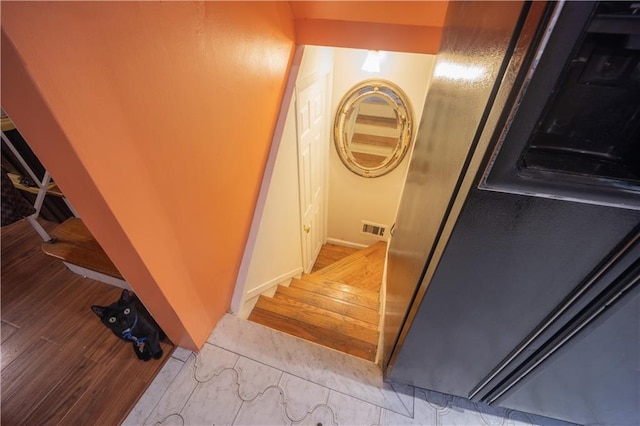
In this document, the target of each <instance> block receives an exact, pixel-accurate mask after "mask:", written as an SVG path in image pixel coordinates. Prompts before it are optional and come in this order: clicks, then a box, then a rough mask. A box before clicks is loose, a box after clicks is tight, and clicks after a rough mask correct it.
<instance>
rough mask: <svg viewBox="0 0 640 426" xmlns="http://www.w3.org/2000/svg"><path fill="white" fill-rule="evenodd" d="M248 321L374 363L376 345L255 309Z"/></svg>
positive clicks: (258, 308)
mask: <svg viewBox="0 0 640 426" xmlns="http://www.w3.org/2000/svg"><path fill="white" fill-rule="evenodd" d="M249 320H250V321H253V322H255V323H258V324H262V325H264V326H266V327H269V328H272V329H275V330H278V331H281V332H283V333H287V334H290V335H292V336H296V337H299V338H301V339H304V340H308V341H310V342H313V343H317V344H319V345H322V346H325V347H328V348H331V349H335V350H337V351H340V352H344V353H347V354H350V355H353V356H356V357H358V358H363V359H366V360H368V361H371V362H374V361H375V356H376V345H375V344H370V343H366V342H363V341H362V340H359V339H355V338H352V337H349V336H346V335H344V334H341V333H335V332H333V331H330V330H327V329H324V328H322V327H317V326H315V325H313V324H308V323H305V322H303V321H299V320H297V319H295V318H289V317H287V316H284V315H282V314H278V313H275V312H271V311H267V310H264V309H262V308H260V307H257V306H256V307H255V308H254V309H253V311H251V315H249Z"/></svg>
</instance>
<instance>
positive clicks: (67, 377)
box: [0, 221, 173, 425]
mask: <svg viewBox="0 0 640 426" xmlns="http://www.w3.org/2000/svg"><path fill="white" fill-rule="evenodd" d="M42 223H43V226H45V229H47V228H50V225H49V224H48V223H46V222H44V221H43V222H42ZM41 242H42V240H41V238H40V237H39V236H38V234H37V233H35V231H34V230H33V229H32V228H31V227H30V225H29V224H28V222H26V221H21V222H16V223H14V224H12V225H9V226H6V227H2V231H1V249H2V287H1V289H0V290H1V292H2V297H1V299H0V304H1V310H0V315H1V319H2V321H3V329H2V332H3V333H4V331H5V327H6V325H5V323H7V324H9V323H10V324H12V325H13V326H16V327H19V328H17V331H15V332H13V334H11V335H10V337H9V338H7V339H6V340H5V341H4V342H3V343H2V345H1V346H0V350H1V351H2V375H1V381H2V383H1V386H2V392H1V393H0V398H1V400H0V406H1V410H2V412H1V415H2V424H11V425H14V424H16V425H17V424H29V425H33V424H43V425H44V424H63V425H67V424H105V425H107V424H108V425H111V424H114V425H115V424H119V423H121V421H122V420H123V419H124V418H125V417H126V415H127V414H128V413H129V411H130V409H131V408H132V407H133V405H134V404H135V403H136V401H137V400H138V399H139V397H140V396H141V395H142V393H143V392H144V390H145V389H146V387H147V386H148V385H149V384H150V383H151V381H152V379H153V377H155V375H156V374H157V372H159V371H160V369H161V368H162V365H163V364H164V362H165V361H166V359H168V357H169V356H170V354H171V351H172V350H173V346H172V345H170V344H164V343H163V349H165V354H164V356H163V358H162V359H161V360H151V361H149V362H142V361H140V360H138V359H137V357H136V356H135V355H134V353H133V350H132V348H131V345H130V344H127V343H126V342H123V341H121V340H119V339H118V338H117V337H115V336H113V334H112V333H111V332H110V331H109V330H108V329H106V328H105V327H104V325H102V323H101V322H100V321H99V319H98V318H97V317H96V316H95V314H93V312H92V311H91V305H93V304H98V305H108V304H110V303H111V302H114V301H115V300H117V299H118V298H119V296H120V293H121V291H122V290H121V289H119V288H116V287H113V286H109V285H107V284H104V283H101V282H97V281H94V280H90V279H87V278H83V277H80V276H79V275H76V274H74V273H73V272H71V271H69V270H68V269H66V268H65V267H64V265H63V264H62V262H60V261H59V260H57V259H54V258H52V257H49V256H47V255H45V254H44V253H43V252H42V250H41V248H40V245H41ZM4 337H6V336H4V335H3V338H4Z"/></svg>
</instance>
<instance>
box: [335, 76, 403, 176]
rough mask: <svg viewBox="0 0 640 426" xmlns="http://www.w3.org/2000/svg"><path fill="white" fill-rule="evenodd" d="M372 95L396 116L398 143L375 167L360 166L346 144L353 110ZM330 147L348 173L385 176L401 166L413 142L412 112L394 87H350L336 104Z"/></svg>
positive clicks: (374, 82) (374, 83) (378, 83)
mask: <svg viewBox="0 0 640 426" xmlns="http://www.w3.org/2000/svg"><path fill="white" fill-rule="evenodd" d="M373 95H376V96H377V97H381V98H382V99H384V100H386V102H387V104H388V105H389V106H390V107H391V108H392V109H393V112H394V114H395V116H396V122H397V130H399V136H398V138H397V139H398V141H397V142H396V144H395V147H394V148H393V149H392V151H391V153H390V154H389V155H388V156H387V157H386V158H385V159H384V160H383V161H382V162H381V163H380V164H379V165H372V166H367V165H363V164H360V163H359V161H358V159H357V158H356V157H355V156H354V153H353V152H352V150H351V147H350V145H351V142H350V141H349V137H348V135H349V133H350V129H349V128H348V127H347V126H348V125H349V117H350V114H351V113H352V111H353V110H354V108H355V107H356V106H358V105H359V104H360V103H361V102H362V101H363V100H364V99H366V98H367V97H372V96H373ZM333 131H334V145H335V148H336V151H337V153H338V157H340V160H341V161H342V163H343V164H344V165H345V166H346V167H347V169H349V170H350V171H351V172H353V173H355V174H357V175H359V176H363V177H368V178H373V177H379V176H383V175H386V174H387V173H389V172H391V171H392V170H394V169H395V168H396V167H398V165H399V164H400V163H401V162H402V160H403V159H404V157H405V155H406V154H407V152H408V151H409V147H410V145H411V140H412V138H413V112H412V109H411V104H410V103H409V99H408V97H407V95H406V94H405V93H404V91H402V89H400V87H398V86H397V85H395V84H394V83H392V82H390V81H387V80H382V79H371V80H365V81H362V82H360V83H358V84H357V85H355V86H353V87H352V88H351V89H350V90H349V91H348V92H347V94H346V95H345V96H344V97H343V98H342V100H341V101H340V105H339V106H338V109H337V111H336V116H335V120H334V126H333Z"/></svg>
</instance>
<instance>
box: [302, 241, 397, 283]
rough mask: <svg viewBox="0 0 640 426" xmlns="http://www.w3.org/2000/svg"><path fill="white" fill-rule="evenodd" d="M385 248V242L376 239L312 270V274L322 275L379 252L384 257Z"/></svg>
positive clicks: (376, 254) (377, 254)
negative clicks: (327, 264) (368, 244)
mask: <svg viewBox="0 0 640 426" xmlns="http://www.w3.org/2000/svg"><path fill="white" fill-rule="evenodd" d="M386 250H387V243H386V242H384V241H378V242H377V243H374V244H372V245H370V246H369V247H366V248H363V249H361V250H358V251H357V252H355V253H353V254H350V255H349V256H346V257H344V258H342V259H340V260H339V261H337V262H334V263H332V264H331V265H329V266H326V267H324V268H322V269H319V270H318V271H316V272H314V274H318V275H323V274H327V273H330V272H331V271H335V270H342V269H344V268H345V267H347V266H348V265H350V264H351V263H353V262H357V261H360V260H363V259H365V258H367V257H371V256H379V255H380V254H382V257H383V258H384V254H385V253H386Z"/></svg>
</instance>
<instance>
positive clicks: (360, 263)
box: [304, 241, 387, 292]
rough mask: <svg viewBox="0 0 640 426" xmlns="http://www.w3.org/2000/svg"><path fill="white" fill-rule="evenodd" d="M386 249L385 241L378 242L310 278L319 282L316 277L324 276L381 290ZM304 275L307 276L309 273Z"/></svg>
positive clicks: (373, 289) (320, 270) (332, 279)
mask: <svg viewBox="0 0 640 426" xmlns="http://www.w3.org/2000/svg"><path fill="white" fill-rule="evenodd" d="M386 249H387V245H386V243H385V242H383V241H380V242H377V243H375V244H373V245H371V246H369V247H367V248H365V249H362V250H359V251H357V252H356V253H353V254H351V255H349V256H346V257H345V258H343V259H341V260H339V261H337V262H334V263H333V264H331V265H328V266H326V267H324V268H322V269H319V270H317V271H315V272H313V273H312V274H310V275H311V276H312V278H311V279H310V280H311V281H316V282H317V280H315V279H314V278H324V279H328V280H330V281H339V282H342V283H346V284H349V285H352V286H356V287H359V288H364V289H367V290H371V291H375V292H379V291H380V288H381V286H382V272H383V269H384V259H385V254H386ZM304 277H305V278H306V277H307V275H305V276H304Z"/></svg>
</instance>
